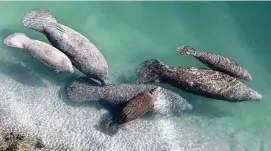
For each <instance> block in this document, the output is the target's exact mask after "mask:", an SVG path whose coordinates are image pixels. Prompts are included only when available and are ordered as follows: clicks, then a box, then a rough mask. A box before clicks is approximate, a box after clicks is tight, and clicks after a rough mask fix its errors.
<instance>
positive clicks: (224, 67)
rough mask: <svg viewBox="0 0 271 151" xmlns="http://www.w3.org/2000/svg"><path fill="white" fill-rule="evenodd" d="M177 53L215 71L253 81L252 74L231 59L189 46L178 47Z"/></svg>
mask: <svg viewBox="0 0 271 151" xmlns="http://www.w3.org/2000/svg"><path fill="white" fill-rule="evenodd" d="M177 52H179V53H181V54H183V55H191V56H193V57H195V58H196V59H198V60H199V61H201V62H202V63H204V64H205V65H207V66H208V67H209V68H211V69H213V70H217V71H221V72H224V73H226V74H228V75H230V76H233V77H236V78H242V79H244V80H248V81H252V77H251V75H250V73H249V72H248V71H247V70H246V69H245V68H244V67H242V66H241V65H240V64H238V63H236V62H234V61H232V60H230V59H229V58H226V57H223V56H220V55H217V54H213V53H210V52H200V51H197V50H195V49H194V48H191V47H189V46H181V47H178V48H177Z"/></svg>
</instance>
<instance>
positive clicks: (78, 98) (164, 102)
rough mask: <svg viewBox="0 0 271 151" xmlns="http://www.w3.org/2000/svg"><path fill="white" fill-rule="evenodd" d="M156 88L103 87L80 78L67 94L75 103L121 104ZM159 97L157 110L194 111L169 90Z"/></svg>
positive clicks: (148, 86) (117, 85)
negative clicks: (108, 102)
mask: <svg viewBox="0 0 271 151" xmlns="http://www.w3.org/2000/svg"><path fill="white" fill-rule="evenodd" d="M155 87H157V86H155V85H150V84H110V85H107V86H102V87H101V86H99V85H98V84H96V83H95V82H91V81H89V80H87V79H86V78H78V79H75V80H74V81H72V82H71V83H70V84H69V85H68V87H67V94H68V97H69V99H71V100H72V101H75V102H87V101H100V100H106V101H110V102H113V103H121V102H126V101H128V100H130V99H131V98H133V97H134V96H135V95H137V94H139V93H141V92H144V91H146V90H151V89H153V88H155ZM158 96H159V97H158V98H160V99H158V101H157V104H156V106H155V107H154V108H155V110H156V109H157V110H160V107H161V108H165V110H166V111H165V112H182V111H185V110H187V109H192V105H191V104H189V103H188V102H187V101H186V100H185V99H184V98H182V97H181V96H180V95H179V94H177V93H174V92H172V91H170V90H168V89H165V88H161V87H160V90H159V95H158Z"/></svg>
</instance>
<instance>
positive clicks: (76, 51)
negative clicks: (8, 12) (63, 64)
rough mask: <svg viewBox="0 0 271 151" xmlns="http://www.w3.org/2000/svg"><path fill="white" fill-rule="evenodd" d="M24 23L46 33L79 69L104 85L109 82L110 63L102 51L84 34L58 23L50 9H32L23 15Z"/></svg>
mask: <svg viewBox="0 0 271 151" xmlns="http://www.w3.org/2000/svg"><path fill="white" fill-rule="evenodd" d="M22 23H23V25H24V26H25V27H27V28H30V29H33V30H36V31H39V32H41V33H43V34H44V35H46V37H47V39H48V40H49V41H50V42H51V44H52V45H53V46H54V47H56V48H58V49H59V50H60V51H62V52H63V53H65V54H66V55H67V56H68V57H69V58H70V60H71V61H72V64H73V65H74V66H75V67H76V68H77V69H78V70H79V71H81V72H82V73H84V74H85V75H87V76H89V77H91V78H94V79H96V80H99V81H100V82H101V84H102V85H105V84H108V80H109V73H108V65H107V62H106V60H105V58H104V56H103V55H102V53H101V52H100V51H99V50H98V49H97V48H96V47H95V46H94V45H93V44H92V43H91V42H90V41H89V40H88V39H87V38H86V37H84V36H83V35H82V34H80V33H79V32H76V31H74V30H73V29H71V28H69V27H67V26H65V25H62V24H60V23H58V22H57V20H56V19H55V18H54V17H53V15H52V14H51V12H50V11H49V10H47V9H35V10H31V11H30V12H28V13H27V14H26V15H25V16H24V17H23V21H22Z"/></svg>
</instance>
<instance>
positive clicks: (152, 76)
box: [136, 59, 168, 84]
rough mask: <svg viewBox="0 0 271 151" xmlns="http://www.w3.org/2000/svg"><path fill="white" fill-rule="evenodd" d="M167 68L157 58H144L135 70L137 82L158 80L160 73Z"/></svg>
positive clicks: (143, 82) (144, 82)
mask: <svg viewBox="0 0 271 151" xmlns="http://www.w3.org/2000/svg"><path fill="white" fill-rule="evenodd" d="M167 69H168V66H167V65H165V64H164V63H163V62H161V61H159V60H156V59H150V60H146V61H144V62H143V63H141V64H140V65H139V67H138V68H137V70H136V76H137V82H138V83H140V84H146V83H155V82H160V76H161V74H162V73H163V72H165V71H166V70H167Z"/></svg>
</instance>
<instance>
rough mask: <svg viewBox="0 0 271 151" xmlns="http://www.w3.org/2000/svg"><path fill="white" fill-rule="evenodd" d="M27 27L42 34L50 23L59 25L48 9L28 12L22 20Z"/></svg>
mask: <svg viewBox="0 0 271 151" xmlns="http://www.w3.org/2000/svg"><path fill="white" fill-rule="evenodd" d="M22 23H23V25H24V26H25V27H27V28H30V29H33V30H37V31H40V32H42V31H43V29H44V27H45V26H46V25H48V24H50V23H57V21H56V19H55V18H54V17H53V15H52V14H51V12H50V11H49V10H48V9H35V10H31V11H30V12H28V13H27V14H26V15H25V16H24V17H23V20H22Z"/></svg>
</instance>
